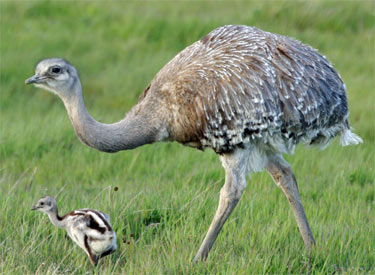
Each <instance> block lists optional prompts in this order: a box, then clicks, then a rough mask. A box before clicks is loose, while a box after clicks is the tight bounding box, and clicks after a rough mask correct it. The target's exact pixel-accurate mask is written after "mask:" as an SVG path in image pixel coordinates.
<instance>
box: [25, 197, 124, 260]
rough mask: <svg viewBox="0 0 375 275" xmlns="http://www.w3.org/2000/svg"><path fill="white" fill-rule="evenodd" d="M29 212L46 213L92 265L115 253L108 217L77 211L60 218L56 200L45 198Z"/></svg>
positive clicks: (113, 233)
mask: <svg viewBox="0 0 375 275" xmlns="http://www.w3.org/2000/svg"><path fill="white" fill-rule="evenodd" d="M31 210H39V211H42V212H44V213H46V214H47V215H48V217H49V219H50V221H51V222H52V224H53V225H55V226H57V227H61V228H65V229H66V231H67V232H68V235H69V237H70V238H71V239H72V240H73V242H75V243H76V244H78V246H79V247H81V248H82V249H83V250H84V251H85V252H86V253H87V255H88V256H89V257H90V261H91V263H92V264H93V265H95V266H96V265H97V264H98V260H99V259H100V258H102V257H104V256H107V255H109V254H111V253H113V252H115V251H116V249H117V245H116V233H115V232H114V231H113V229H112V227H111V225H110V220H109V217H108V216H107V215H106V214H104V213H102V212H100V211H98V210H93V209H88V208H84V209H79V210H74V211H72V212H69V213H68V214H66V215H64V216H62V217H60V216H59V213H58V209H57V204H56V200H55V199H54V198H52V197H49V196H46V197H43V198H41V199H40V200H39V201H38V203H37V204H36V205H35V206H32V207H31Z"/></svg>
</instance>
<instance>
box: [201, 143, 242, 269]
mask: <svg viewBox="0 0 375 275" xmlns="http://www.w3.org/2000/svg"><path fill="white" fill-rule="evenodd" d="M220 159H221V162H222V164H223V166H224V169H225V183H224V186H223V187H222V188H221V190H220V199H219V206H218V208H217V211H216V214H215V216H214V218H213V220H212V222H211V225H210V227H209V229H208V232H207V234H206V237H205V238H204V240H203V243H202V245H201V247H200V248H199V250H198V253H197V254H196V256H195V258H194V262H197V261H199V260H205V259H206V258H207V255H208V252H209V251H210V250H211V248H212V246H213V244H214V242H215V240H216V238H217V236H218V234H219V232H220V230H221V228H222V227H223V225H224V223H225V221H226V220H227V219H228V217H229V215H230V214H231V213H232V211H233V209H234V208H235V206H236V205H237V203H238V201H239V200H240V198H241V196H242V193H243V191H244V189H245V186H246V179H245V172H246V165H247V154H246V153H245V151H243V150H241V151H236V152H233V153H231V154H225V155H223V156H221V157H220Z"/></svg>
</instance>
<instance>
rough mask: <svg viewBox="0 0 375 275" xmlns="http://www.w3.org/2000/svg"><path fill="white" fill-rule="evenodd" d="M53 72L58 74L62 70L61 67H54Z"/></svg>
mask: <svg viewBox="0 0 375 275" xmlns="http://www.w3.org/2000/svg"><path fill="white" fill-rule="evenodd" d="M51 72H53V73H54V74H58V73H59V72H61V69H60V68H59V67H53V68H52V69H51Z"/></svg>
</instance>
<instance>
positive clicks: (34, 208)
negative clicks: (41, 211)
mask: <svg viewBox="0 0 375 275" xmlns="http://www.w3.org/2000/svg"><path fill="white" fill-rule="evenodd" d="M30 209H31V210H37V209H38V207H37V206H31V208H30Z"/></svg>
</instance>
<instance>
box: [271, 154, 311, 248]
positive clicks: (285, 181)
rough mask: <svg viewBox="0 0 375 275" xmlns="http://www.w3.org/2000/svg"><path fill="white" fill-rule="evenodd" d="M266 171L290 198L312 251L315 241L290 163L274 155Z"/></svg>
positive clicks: (304, 237)
mask: <svg viewBox="0 0 375 275" xmlns="http://www.w3.org/2000/svg"><path fill="white" fill-rule="evenodd" d="M266 170H267V171H268V173H269V174H270V175H271V176H272V178H273V180H274V181H275V183H276V185H277V186H279V187H280V188H281V190H283V192H284V194H285V196H286V197H287V198H288V201H289V204H290V206H291V207H292V210H293V213H294V217H295V219H296V222H297V225H298V228H299V231H300V232H301V235H302V239H303V241H304V243H305V246H306V248H307V250H308V251H311V248H312V246H313V245H315V240H314V238H313V235H312V233H311V230H310V226H309V222H308V221H307V218H306V214H305V211H304V209H303V206H302V202H301V198H300V195H299V192H298V186H297V181H296V178H295V177H294V174H293V171H292V169H291V167H290V165H289V163H288V162H286V161H285V160H284V159H283V157H282V156H281V155H272V156H270V157H269V158H268V164H267V166H266Z"/></svg>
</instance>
